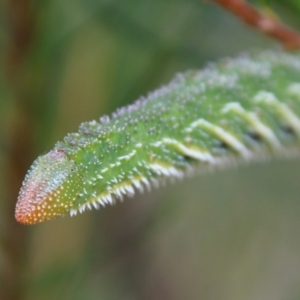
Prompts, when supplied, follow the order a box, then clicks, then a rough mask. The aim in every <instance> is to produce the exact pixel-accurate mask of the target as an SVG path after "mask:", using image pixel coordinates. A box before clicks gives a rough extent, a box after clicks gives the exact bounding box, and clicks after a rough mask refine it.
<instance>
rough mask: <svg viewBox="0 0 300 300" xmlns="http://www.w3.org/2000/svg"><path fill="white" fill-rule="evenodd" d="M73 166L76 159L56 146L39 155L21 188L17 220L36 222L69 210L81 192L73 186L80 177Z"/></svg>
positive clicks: (17, 206)
mask: <svg viewBox="0 0 300 300" xmlns="http://www.w3.org/2000/svg"><path fill="white" fill-rule="evenodd" d="M74 169H75V165H74V162H73V161H70V160H69V159H68V158H67V157H66V156H65V154H64V153H63V152H61V151H58V150H53V151H50V152H49V153H47V154H46V155H43V156H41V157H39V158H38V159H37V160H36V161H35V162H34V163H33V165H32V167H31V169H30V170H29V172H28V174H27V175H26V177H25V180H24V182H23V185H22V188H21V190H20V193H19V197H18V201H17V205H16V210H15V218H16V220H17V221H18V222H19V223H21V224H36V223H40V222H43V221H47V220H51V219H54V218H56V217H58V216H61V215H63V214H65V213H66V212H67V211H69V210H70V209H71V208H72V206H73V201H74V199H76V195H77V192H78V191H77V189H76V188H75V187H74V185H75V183H77V181H76V179H78V177H76V172H73V171H74ZM74 180H75V181H74ZM74 182H75V183H74ZM72 184H73V185H72ZM75 186H76V187H77V186H80V185H79V184H77V185H75Z"/></svg>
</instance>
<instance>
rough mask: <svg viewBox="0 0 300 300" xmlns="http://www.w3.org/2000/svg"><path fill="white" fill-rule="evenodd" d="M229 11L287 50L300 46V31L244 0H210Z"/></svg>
mask: <svg viewBox="0 0 300 300" xmlns="http://www.w3.org/2000/svg"><path fill="white" fill-rule="evenodd" d="M211 1H213V2H215V3H217V4H219V5H221V6H223V7H224V8H225V9H227V10H229V11H231V12H232V13H233V14H235V15H236V16H237V17H238V18H239V19H241V20H242V21H243V22H244V23H246V24H248V25H250V26H252V27H254V28H256V29H258V30H259V31H261V32H263V33H264V34H266V35H268V36H271V37H273V38H275V39H277V40H278V41H279V42H280V43H282V44H283V45H284V47H285V48H287V49H289V50H293V49H297V48H300V33H298V32H297V31H296V30H294V29H292V28H289V27H288V26H286V25H285V24H283V23H282V22H280V20H278V19H276V18H274V17H271V16H268V15H265V14H263V13H261V12H260V11H258V10H257V9H255V8H254V7H252V6H251V5H250V4H248V3H247V2H246V1H244V0H211Z"/></svg>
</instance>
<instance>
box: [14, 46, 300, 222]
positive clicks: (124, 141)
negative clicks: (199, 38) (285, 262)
mask: <svg viewBox="0 0 300 300" xmlns="http://www.w3.org/2000/svg"><path fill="white" fill-rule="evenodd" d="M299 150H300V56H299V55H298V54H288V53H284V52H272V51H267V52H262V53H258V54H252V55H242V56H240V57H238V58H236V59H225V60H223V61H221V62H220V63H218V64H215V65H210V66H208V67H207V68H205V69H204V70H202V71H190V72H187V73H185V74H180V75H178V76H177V77H176V78H175V79H174V80H173V81H171V83H169V84H168V85H166V86H164V87H162V88H160V89H158V90H156V91H154V92H152V93H150V94H149V95H148V96H147V97H145V98H141V99H139V100H138V101H136V102H135V103H133V104H132V105H129V106H127V107H124V108H121V109H119V110H117V111H116V112H115V113H113V114H112V115H111V116H110V117H108V116H105V117H102V118H101V119H100V122H97V121H91V122H86V123H83V124H82V125H81V126H80V127H79V131H78V132H77V133H72V134H68V135H67V136H66V137H65V138H64V140H63V141H62V142H59V143H57V144H56V145H55V148H54V150H52V151H50V152H49V153H48V154H46V155H44V156H41V157H39V158H38V159H37V160H36V161H35V162H34V164H33V166H32V168H31V169H30V170H29V172H28V174H27V176H26V177H25V180H24V183H23V186H22V188H21V191H20V195H19V198H18V202H17V206H16V219H17V220H18V221H19V222H21V223H24V224H34V223H38V222H41V221H45V220H48V219H53V218H56V217H58V216H60V215H63V214H65V213H70V214H71V215H76V214H77V213H78V212H83V211H84V210H85V209H92V208H93V207H94V208H99V207H101V206H105V205H107V204H113V203H114V202H115V199H118V198H119V199H122V197H123V196H124V195H129V196H130V195H133V194H134V193H135V190H141V191H143V190H144V188H145V187H146V188H149V187H150V186H151V184H153V183H154V184H159V183H160V181H162V180H164V179H165V178H182V177H184V176H185V174H186V173H190V171H193V170H201V169H206V168H208V167H209V168H215V167H216V168H217V167H222V166H227V165H229V164H230V163H231V162H242V161H252V160H256V159H260V157H262V156H270V157H273V156H278V155H289V154H290V153H294V152H298V151H299ZM299 152H300V151H299Z"/></svg>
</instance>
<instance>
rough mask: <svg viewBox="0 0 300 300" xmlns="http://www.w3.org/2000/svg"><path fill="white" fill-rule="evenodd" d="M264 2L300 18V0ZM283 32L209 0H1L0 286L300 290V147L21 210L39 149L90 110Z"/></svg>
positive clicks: (73, 291) (70, 294)
mask: <svg viewBox="0 0 300 300" xmlns="http://www.w3.org/2000/svg"><path fill="white" fill-rule="evenodd" d="M251 2H252V3H253V4H256V5H260V3H261V1H258V0H257V1H251ZM268 2H271V3H270V5H271V7H272V9H273V10H274V12H275V13H277V14H278V15H279V16H280V17H281V18H282V19H283V20H284V21H285V22H286V23H288V24H291V25H293V26H294V27H295V28H298V29H299V28H300V18H299V16H300V6H299V1H298V0H287V1H280V0H276V1H268ZM21 3H23V4H22V5H24V6H22V5H21ZM24 3H25V4H24ZM26 3H27V6H26ZM20 7H21V8H22V9H23V10H19V11H18V9H20ZM26 9H27V10H28V11H26ZM15 11H16V12H17V13H16V15H17V16H19V17H18V18H14V16H15ZM20 16H21V18H20ZM22 20H23V21H24V22H26V20H27V21H29V23H30V22H32V24H31V27H30V26H28V28H27V27H26V26H25V25H26V24H25V25H24V24H22V23H21V25H22V26H20V24H19V23H20V22H21V21H22ZM19 21H20V22H19ZM18 22H19V23H18ZM29 25H30V24H29ZM18 26H20V28H23V29H22V30H24V32H25V33H26V34H28V36H27V35H26V34H24V35H20V34H19V35H18V34H16V32H17V30H15V29H16V28H18ZM24 26H25V27H24ZM26 28H27V29H28V30H27V31H26ZM22 30H21V31H20V32H23V31H22ZM17 33H18V32H17ZM26 37H27V38H28V39H27V42H26ZM18 39H19V40H18ZM277 46H278V45H276V43H275V42H274V41H272V40H270V39H269V38H266V37H264V36H262V35H261V34H259V33H257V32H255V31H254V30H253V29H250V28H247V27H245V26H244V25H242V24H240V23H239V22H238V21H237V20H236V19H235V18H234V17H232V16H231V15H230V14H229V13H227V12H225V11H223V10H221V9H220V8H219V7H216V6H215V5H213V4H209V3H207V2H204V1H203V2H202V1H201V0H186V1H182V0H165V1H161V0H143V1H136V0H126V1H121V0H84V1H83V0H72V1H71V0H64V1H59V0H52V1H45V0H39V1H34V0H32V1H30V0H24V1H23V2H22V1H18V0H5V1H3V2H2V3H1V4H0V65H1V66H2V67H1V70H0V170H1V171H0V197H1V198H0V199H1V200H0V273H1V274H0V276H1V277H0V284H1V283H2V284H3V283H5V284H3V285H2V286H0V289H1V290H0V295H1V293H2V294H3V295H4V296H2V297H1V299H3V300H8V299H26V300H35V299H45V300H47V299H78V300H79V299H89V300H92V299H108V300H109V299H112V300H115V299H122V300H127V299H128V300H129V299H130V300H133V299H172V300H173V299H209V300H210V299H222V300H225V299H228V300H229V299H230V300H234V299H255V300H256V299H273V300H274V299H275V300H276V299H299V297H300V288H299V286H300V279H299V278H300V254H299V253H300V251H299V249H300V238H299V234H298V228H299V225H300V218H299V216H300V206H299V205H300V203H299V201H298V199H299V196H298V195H299V180H298V178H299V177H298V176H299V175H300V173H299V167H300V163H299V161H297V160H293V161H282V162H281V161H279V162H273V163H272V164H268V165H254V166H251V167H247V168H241V169H239V170H231V171H227V172H226V173H225V172H219V173H216V174H209V175H207V176H199V177H197V178H193V179H187V180H186V181H185V182H182V183H181V182H180V183H178V184H176V185H173V186H168V187H165V188H162V189H160V190H159V191H154V192H152V193H146V194H143V195H140V194H138V195H137V196H136V197H135V198H134V199H126V201H125V202H124V203H123V204H118V205H115V206H114V207H108V208H106V209H104V210H100V211H92V212H88V213H85V214H83V215H81V216H78V217H76V218H70V217H65V218H61V219H58V220H55V221H51V222H46V223H43V224H41V225H38V226H34V227H22V225H19V224H16V223H15V221H14V216H13V207H14V204H15V201H16V197H17V192H18V187H19V186H20V185H21V179H22V177H23V176H24V175H25V171H26V169H27V168H29V166H30V164H31V162H32V160H33V159H34V158H35V157H36V156H37V155H40V154H42V153H45V152H47V151H49V150H50V149H51V148H52V147H53V144H54V143H55V142H56V141H57V140H60V139H62V138H63V136H64V135H65V134H66V133H68V132H70V131H76V130H77V127H78V126H79V124H80V123H81V122H83V121H86V120H92V119H97V118H99V116H101V115H102V114H106V113H110V112H112V111H113V110H114V109H115V108H116V107H118V106H122V105H124V104H126V103H130V102H132V101H133V100H135V99H136V98H138V97H139V96H140V95H145V94H147V93H148V92H149V91H151V90H153V89H155V88H156V87H158V86H160V85H162V84H164V83H167V82H168V81H169V80H170V79H171V78H172V76H173V75H174V74H175V73H176V72H181V71H184V70H187V69H191V68H193V69H195V68H201V67H203V65H205V64H206V63H207V62H208V61H211V60H215V59H217V58H219V57H224V56H229V55H231V56H233V55H235V54H237V53H239V52H241V51H246V50H248V49H251V48H267V47H268V48H270V47H277ZM16 249H17V250H16ZM12 290H14V291H15V294H14V295H13V294H12Z"/></svg>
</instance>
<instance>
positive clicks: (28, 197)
mask: <svg viewBox="0 0 300 300" xmlns="http://www.w3.org/2000/svg"><path fill="white" fill-rule="evenodd" d="M41 191H42V186H41V185H39V183H38V182H30V181H29V182H27V183H26V184H25V185H24V186H23V187H22V189H21V191H20V195H19V198H18V202H17V205H16V211H15V218H16V220H17V221H18V222H19V223H21V224H24V225H30V224H36V223H40V222H43V221H46V220H50V219H53V218H55V217H56V216H58V215H60V213H59V210H56V211H54V208H53V205H52V202H53V201H55V198H56V197H55V194H57V193H58V190H57V191H54V192H53V193H51V194H46V195H44V197H43V198H40V196H39V194H40V193H41ZM39 198H40V199H39ZM36 199H39V201H38V202H37V201H35V200H36ZM55 206H56V205H55Z"/></svg>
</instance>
